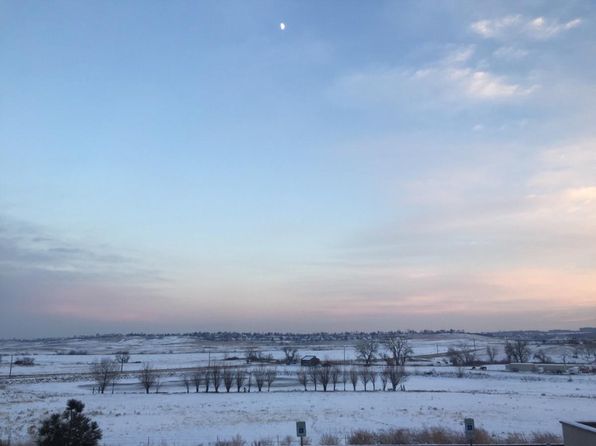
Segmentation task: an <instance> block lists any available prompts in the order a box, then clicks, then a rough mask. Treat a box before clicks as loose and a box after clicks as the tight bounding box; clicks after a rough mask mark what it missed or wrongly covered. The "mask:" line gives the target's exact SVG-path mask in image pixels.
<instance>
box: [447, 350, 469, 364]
mask: <svg viewBox="0 0 596 446" xmlns="http://www.w3.org/2000/svg"><path fill="white" fill-rule="evenodd" d="M447 357H448V358H449V362H450V363H451V364H453V365H454V366H456V367H458V366H462V365H464V364H465V362H466V360H465V358H464V354H463V352H462V351H461V350H460V349H457V348H454V347H449V348H448V349H447Z"/></svg>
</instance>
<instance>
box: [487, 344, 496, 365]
mask: <svg viewBox="0 0 596 446" xmlns="http://www.w3.org/2000/svg"><path fill="white" fill-rule="evenodd" d="M486 355H487V356H488V361H489V362H491V363H493V362H495V358H496V357H497V347H495V346H494V345H487V346H486Z"/></svg>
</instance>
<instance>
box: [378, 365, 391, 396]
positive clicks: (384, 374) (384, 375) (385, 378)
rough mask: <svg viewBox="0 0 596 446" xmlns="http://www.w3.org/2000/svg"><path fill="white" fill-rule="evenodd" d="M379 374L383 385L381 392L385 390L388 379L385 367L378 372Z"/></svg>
mask: <svg viewBox="0 0 596 446" xmlns="http://www.w3.org/2000/svg"><path fill="white" fill-rule="evenodd" d="M389 367H391V366H389ZM379 376H380V377H381V385H382V386H383V392H384V391H385V390H387V381H388V380H389V376H388V375H387V373H386V372H385V369H383V371H382V372H381V373H380V374H379Z"/></svg>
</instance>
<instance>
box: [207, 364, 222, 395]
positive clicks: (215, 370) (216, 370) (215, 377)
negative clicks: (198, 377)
mask: <svg viewBox="0 0 596 446" xmlns="http://www.w3.org/2000/svg"><path fill="white" fill-rule="evenodd" d="M208 374H209V375H211V382H212V383H213V390H215V393H219V387H220V386H221V379H222V371H221V366H220V365H218V364H215V365H212V366H211V367H209V369H208Z"/></svg>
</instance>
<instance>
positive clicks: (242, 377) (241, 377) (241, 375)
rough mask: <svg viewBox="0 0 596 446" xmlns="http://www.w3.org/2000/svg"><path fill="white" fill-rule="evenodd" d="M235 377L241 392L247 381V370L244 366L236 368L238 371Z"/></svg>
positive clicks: (237, 387)
mask: <svg viewBox="0 0 596 446" xmlns="http://www.w3.org/2000/svg"><path fill="white" fill-rule="evenodd" d="M234 379H235V380H236V389H237V390H238V392H240V389H241V388H242V386H243V385H244V383H245V382H246V370H244V369H242V368H238V369H236V373H235V374H234Z"/></svg>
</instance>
